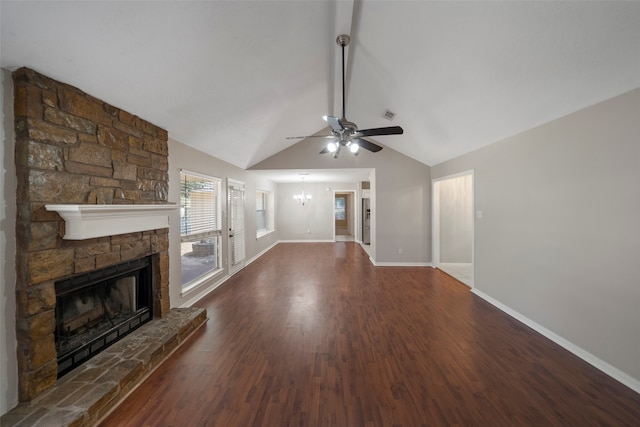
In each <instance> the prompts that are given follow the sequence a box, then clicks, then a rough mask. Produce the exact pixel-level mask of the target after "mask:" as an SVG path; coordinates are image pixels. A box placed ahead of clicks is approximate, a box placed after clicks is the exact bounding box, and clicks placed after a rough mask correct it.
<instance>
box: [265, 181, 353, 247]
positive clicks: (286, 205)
mask: <svg viewBox="0 0 640 427" xmlns="http://www.w3.org/2000/svg"><path fill="white" fill-rule="evenodd" d="M333 188H339V189H340V190H353V191H355V190H356V189H357V188H358V184H357V183H355V182H353V183H334V182H331V183H308V182H307V183H305V184H304V192H305V193H306V194H311V196H312V199H311V201H310V202H308V203H306V204H305V205H304V206H302V205H301V204H299V203H298V202H296V201H295V200H294V199H293V195H294V194H299V193H300V192H301V190H302V183H301V182H300V183H296V184H278V199H277V200H278V202H277V205H278V216H277V218H276V229H277V230H278V238H279V239H280V240H282V241H284V240H310V241H317V240H330V241H333V238H334V237H333V233H334V228H335V227H334V216H333V210H334V208H333Z"/></svg>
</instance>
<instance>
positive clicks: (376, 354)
mask: <svg viewBox="0 0 640 427" xmlns="http://www.w3.org/2000/svg"><path fill="white" fill-rule="evenodd" d="M196 305H198V306H202V307H206V308H207V311H208V315H209V321H208V322H207V324H206V326H205V327H203V328H200V330H199V331H197V332H196V333H195V334H194V335H193V336H192V338H191V339H190V341H189V342H188V343H186V344H185V345H184V346H183V347H181V348H180V349H179V350H178V351H177V352H176V353H175V354H174V355H173V356H172V357H171V358H170V359H169V360H168V361H167V362H165V363H164V364H163V365H162V366H161V367H160V368H158V369H157V370H156V371H155V372H154V373H153V374H152V375H151V376H150V377H149V378H148V379H147V380H146V381H145V382H144V383H143V384H142V385H141V386H140V387H139V388H138V389H137V390H135V391H134V392H133V393H132V394H131V396H130V397H129V398H128V399H127V400H126V402H125V403H123V404H122V405H120V407H118V408H117V409H116V410H115V411H114V412H113V413H112V414H111V415H110V416H109V417H108V418H107V419H106V420H105V421H104V423H103V426H124V425H130V426H143V425H145V426H294V425H295V426H453V425H459V426H529V425H533V426H639V425H640V395H639V394H637V393H635V392H633V391H632V390H630V389H629V388H627V387H625V386H623V385H621V384H620V383H618V382H616V381H614V380H612V379H611V378H609V377H608V376H606V375H605V374H603V373H601V372H600V371H598V370H596V369H595V368H593V367H592V366H590V365H588V364H587V363H586V362H583V361H582V360H580V359H578V358H577V357H575V356H574V355H572V354H571V353H569V352H567V351H565V350H564V349H562V348H560V347H559V346H557V345H556V344H554V343H552V342H551V341H549V340H547V339H546V338H544V337H542V336H541V335H539V334H537V333H536V332H534V331H532V330H531V329H529V328H528V327H526V326H524V325H522V324H521V323H519V322H517V321H516V320H514V319H512V318H510V317H509V316H507V315H506V314H504V313H502V312H501V311H499V310H497V309H496V308H494V307H492V306H491V305H489V304H488V303H486V302H485V301H483V300H482V299H480V298H478V297H476V296H474V295H473V294H472V293H471V292H470V291H469V288H467V287H466V286H464V285H462V284H460V283H459V282H457V281H456V280H455V279H453V278H451V277H449V276H448V275H446V274H445V273H443V272H441V271H439V270H436V269H432V268H425V267H415V268H414V267H373V266H372V265H371V264H370V262H369V260H368V257H367V255H366V253H365V252H364V251H363V250H362V248H361V247H360V246H359V245H358V244H356V243H352V242H339V243H335V244H334V243H300V244H298V243H287V244H279V245H277V246H276V247H275V248H274V249H272V250H271V251H269V252H268V253H267V254H265V255H264V256H262V257H261V258H260V259H259V260H257V261H256V262H254V263H252V264H251V265H249V266H248V267H246V268H245V269H244V270H242V271H241V272H239V273H238V274H236V275H235V276H234V277H232V278H231V279H229V281H228V282H227V283H226V284H224V285H223V286H222V287H220V288H219V289H217V290H215V291H214V292H213V293H212V294H210V295H208V296H207V297H206V298H205V299H203V300H202V301H200V302H199V303H198V304H196Z"/></svg>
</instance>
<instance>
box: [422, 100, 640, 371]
mask: <svg viewBox="0 0 640 427" xmlns="http://www.w3.org/2000/svg"><path fill="white" fill-rule="evenodd" d="M639 138H640V89H637V90H634V91H632V92H629V93H626V94H623V95H621V96H619V97H616V98H613V99H611V100H608V101H605V102H602V103H599V104H597V105H594V106H592V107H590V108H587V109H585V110H582V111H579V112H577V113H574V114H571V115H569V116H566V117H564V118H561V119H558V120H555V121H553V122H550V123H547V124H544V125H542V126H539V127H537V128H534V129H531V130H529V131H527V132H524V133H522V134H519V135H516V136H514V137H511V138H508V139H506V140H504V141H501V142H499V143H496V144H492V145H490V146H487V147H484V148H482V149H479V150H477V151H474V152H471V153H468V154H466V155H463V156H460V157H458V158H456V159H453V160H450V161H447V162H444V163H442V164H439V165H436V166H434V167H433V168H432V175H433V177H434V178H437V177H443V176H447V175H452V174H454V173H458V172H462V171H466V170H472V169H473V170H474V186H475V209H476V210H481V211H482V212H483V218H481V219H476V220H475V259H474V262H475V276H474V278H475V280H474V285H475V288H476V289H477V290H480V291H481V292H483V293H485V294H487V295H488V296H490V297H492V298H493V299H495V300H497V301H498V302H500V303H502V304H504V305H506V306H507V307H509V308H510V309H512V310H515V311H516V312H518V313H520V314H521V315H523V316H526V317H527V318H529V319H531V320H532V321H534V322H536V323H537V324H539V325H541V326H543V327H544V328H547V329H548V330H550V331H552V332H553V333H555V334H557V335H558V336H560V337H563V338H564V339H566V340H568V341H569V342H570V343H572V344H574V345H576V346H578V347H580V348H581V349H584V350H586V351H587V352H589V353H591V354H592V355H594V356H596V357H597V358H599V359H601V360H603V361H604V362H606V363H608V364H609V365H612V366H613V367H614V368H617V369H618V370H620V371H622V372H623V373H624V374H626V375H628V376H631V377H632V378H635V379H636V381H637V380H638V379H640V339H639V338H638V337H639V335H638V327H639V326H640V309H639V307H640V282H639V280H638V263H639V261H640V219H639V218H640V167H639V163H638V162H639V160H640V140H639Z"/></svg>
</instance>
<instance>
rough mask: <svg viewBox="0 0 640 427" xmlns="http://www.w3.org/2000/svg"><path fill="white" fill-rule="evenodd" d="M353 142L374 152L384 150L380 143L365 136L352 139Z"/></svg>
mask: <svg viewBox="0 0 640 427" xmlns="http://www.w3.org/2000/svg"><path fill="white" fill-rule="evenodd" d="M352 141H353V142H355V143H356V144H358V145H359V146H360V148H364V149H365V150H369V151H371V152H372V153H377V152H378V151H380V150H382V147H381V146H379V145H378V144H374V143H373V142H371V141H367V140H366V139H364V138H357V139H354V140H352Z"/></svg>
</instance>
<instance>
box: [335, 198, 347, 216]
mask: <svg viewBox="0 0 640 427" xmlns="http://www.w3.org/2000/svg"><path fill="white" fill-rule="evenodd" d="M335 202H336V206H335V212H336V221H345V220H346V219H347V203H346V202H347V200H346V197H345V196H336V199H335Z"/></svg>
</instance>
